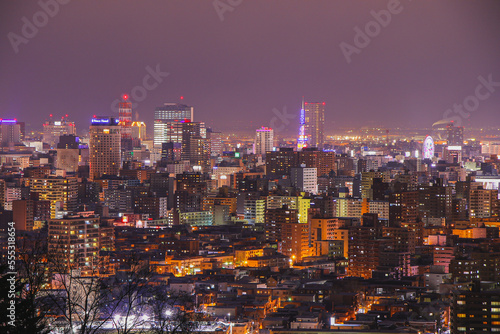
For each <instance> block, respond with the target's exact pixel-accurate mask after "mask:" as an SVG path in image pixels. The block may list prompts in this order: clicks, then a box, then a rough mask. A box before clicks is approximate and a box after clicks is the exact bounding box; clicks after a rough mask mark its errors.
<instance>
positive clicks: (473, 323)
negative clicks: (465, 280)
mask: <svg viewBox="0 0 500 334" xmlns="http://www.w3.org/2000/svg"><path fill="white" fill-rule="evenodd" d="M450 325H451V326H450V329H451V333H452V334H458V333H460V334H473V333H494V332H500V291H499V290H498V289H497V290H490V291H481V290H480V288H479V287H475V288H473V289H472V291H455V292H454V294H453V303H452V305H451V322H450Z"/></svg>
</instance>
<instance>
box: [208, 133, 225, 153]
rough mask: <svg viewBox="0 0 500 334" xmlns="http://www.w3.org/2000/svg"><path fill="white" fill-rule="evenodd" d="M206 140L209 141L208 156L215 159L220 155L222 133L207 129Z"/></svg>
mask: <svg viewBox="0 0 500 334" xmlns="http://www.w3.org/2000/svg"><path fill="white" fill-rule="evenodd" d="M207 138H208V139H210V156H212V157H217V156H220V155H222V151H223V146H222V145H223V144H222V133H220V132H216V131H213V130H212V129H210V128H208V129H207Z"/></svg>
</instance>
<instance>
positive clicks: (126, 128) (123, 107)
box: [118, 94, 132, 138]
mask: <svg viewBox="0 0 500 334" xmlns="http://www.w3.org/2000/svg"><path fill="white" fill-rule="evenodd" d="M122 98H123V101H122V102H120V103H119V104H118V117H119V118H118V119H119V123H118V124H119V125H120V127H121V130H120V133H121V136H122V138H131V136H132V102H128V95H127V94H123V96H122Z"/></svg>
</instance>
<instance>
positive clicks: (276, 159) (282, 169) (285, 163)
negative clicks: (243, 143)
mask: <svg viewBox="0 0 500 334" xmlns="http://www.w3.org/2000/svg"><path fill="white" fill-rule="evenodd" d="M296 166H298V154H297V152H295V151H294V150H293V149H292V148H280V149H279V151H274V152H266V175H267V176H269V177H281V176H283V175H290V171H291V168H292V167H296Z"/></svg>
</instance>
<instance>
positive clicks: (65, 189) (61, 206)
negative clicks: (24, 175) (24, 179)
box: [30, 177, 78, 218]
mask: <svg viewBox="0 0 500 334" xmlns="http://www.w3.org/2000/svg"><path fill="white" fill-rule="evenodd" d="M30 191H31V192H32V193H39V199H40V200H43V201H50V217H51V218H55V217H56V213H57V211H74V210H76V207H77V204H78V183H77V179H76V178H74V177H67V178H63V177H41V178H38V177H36V178H31V179H30Z"/></svg>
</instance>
